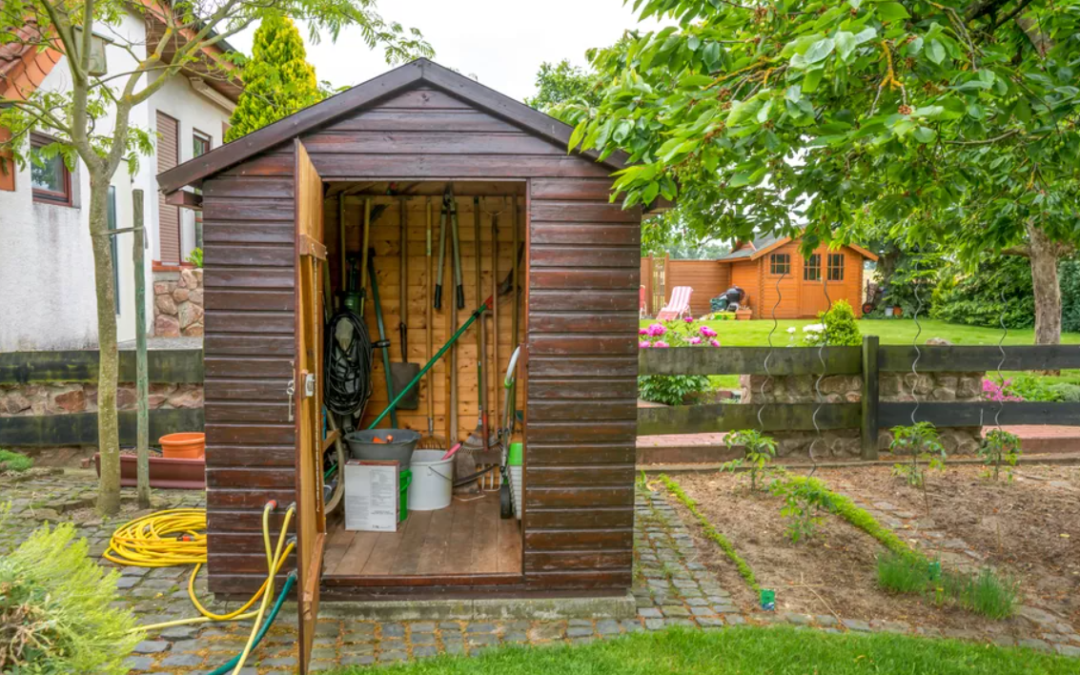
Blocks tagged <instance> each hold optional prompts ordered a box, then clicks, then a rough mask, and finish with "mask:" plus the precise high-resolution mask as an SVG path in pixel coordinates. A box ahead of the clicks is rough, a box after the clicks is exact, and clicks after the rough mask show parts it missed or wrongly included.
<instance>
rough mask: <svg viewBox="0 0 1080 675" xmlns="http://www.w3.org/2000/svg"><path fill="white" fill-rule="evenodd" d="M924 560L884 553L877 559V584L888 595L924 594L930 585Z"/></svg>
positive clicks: (889, 552)
mask: <svg viewBox="0 0 1080 675" xmlns="http://www.w3.org/2000/svg"><path fill="white" fill-rule="evenodd" d="M929 569H930V566H929V565H928V563H927V560H926V559H925V558H921V557H918V558H917V557H913V556H910V555H898V554H896V553H894V552H892V551H885V552H884V553H882V554H881V555H879V556H878V557H877V583H878V586H880V587H881V588H882V589H883V590H885V591H887V592H889V593H902V594H905V595H907V594H920V593H925V592H926V589H927V587H928V585H929V583H930V572H929Z"/></svg>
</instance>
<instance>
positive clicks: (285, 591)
mask: <svg viewBox="0 0 1080 675" xmlns="http://www.w3.org/2000/svg"><path fill="white" fill-rule="evenodd" d="M295 584H296V572H295V571H292V572H289V576H288V578H287V579H285V584H284V585H283V586H282V587H281V594H280V595H278V598H277V600H276V601H275V602H274V606H273V607H271V608H270V615H269V616H267V617H266V622H265V623H264V624H263V625H262V628H260V629H259V632H258V634H256V635H255V641H254V642H252V644H251V650H252V651H254V650H255V648H256V647H258V646H259V643H260V642H262V639H263V638H264V637H266V632H267V631H268V630H270V625H271V624H272V623H274V619H276V618H277V615H278V612H280V611H281V606H282V605H284V604H285V598H287V597H288V596H289V591H291V590H292V587H293V586H294V585H295ZM239 661H240V655H239V654H237V655H236V656H234V657H232V658H231V659H229V662H228V663H224V664H222V665H220V666H218V667H217V668H215V669H214V670H212V671H210V673H209V674H208V675H225V673H228V672H229V671H230V670H232V669H233V668H235V667H236V664H237V662H239Z"/></svg>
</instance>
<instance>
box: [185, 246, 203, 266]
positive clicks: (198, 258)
mask: <svg viewBox="0 0 1080 675" xmlns="http://www.w3.org/2000/svg"><path fill="white" fill-rule="evenodd" d="M185 262H189V263H191V264H192V265H194V266H195V267H198V268H200V269H201V268H202V266H203V251H202V249H201V248H193V249H191V253H189V254H188V257H187V260H186V261H185Z"/></svg>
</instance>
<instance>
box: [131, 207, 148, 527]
mask: <svg viewBox="0 0 1080 675" xmlns="http://www.w3.org/2000/svg"><path fill="white" fill-rule="evenodd" d="M132 207H133V208H132V214H133V221H134V222H133V223H132V226H133V228H134V232H133V235H134V236H133V240H134V244H133V245H132V256H133V257H134V260H135V400H136V405H137V410H138V412H137V414H136V434H135V455H136V460H135V475H136V478H135V484H136V488H135V492H136V494H137V496H138V501H139V508H140V509H148V508H150V369H149V367H148V364H147V356H146V244H145V242H146V232H145V230H143V191H142V190H132Z"/></svg>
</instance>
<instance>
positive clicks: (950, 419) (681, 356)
mask: <svg viewBox="0 0 1080 675" xmlns="http://www.w3.org/2000/svg"><path fill="white" fill-rule="evenodd" d="M1003 351H1004V354H1003V353H1002V352H1003ZM913 368H914V369H915V370H916V371H917V372H919V373H934V372H982V371H990V372H993V371H996V370H999V369H1000V370H1009V371H1015V370H1058V369H1063V368H1080V345H1053V346H1038V347H1036V346H1024V347H1011V346H1006V347H1004V348H999V347H960V346H923V347H919V348H917V349H916V348H915V347H907V346H895V345H887V346H881V345H880V344H879V341H878V338H877V336H867V337H865V338H864V339H863V344H862V347H826V348H824V349H820V350H819V349H817V348H815V347H792V348H788V347H776V348H774V349H770V348H769V347H723V348H720V349H705V348H695V347H678V348H671V349H642V350H640V352H639V356H638V373H639V374H640V375H766V374H770V375H775V376H781V375H819V374H823V375H861V378H862V400H861V402H860V403H829V404H821V405H818V404H816V403H812V402H811V403H788V404H784V403H773V404H766V405H738V404H734V405H733V404H719V405H694V406H671V407H665V408H640V409H639V410H638V416H637V419H638V434H639V435H642V436H649V435H659V434H699V433H716V432H724V431H737V430H739V429H748V428H756V429H761V430H763V431H806V430H813V429H815V428H817V429H822V430H828V429H860V430H861V435H862V453H863V457H864V458H866V459H876V458H877V454H878V451H877V445H878V432H879V430H880V429H888V428H890V427H894V426H899V425H907V424H911V420H912V414H913V413H914V418H915V419H916V420H917V421H920V422H923V421H925V422H931V423H933V424H935V425H937V426H943V427H977V426H984V425H992V424H995V423H997V422H1000V423H1001V424H1065V425H1068V424H1080V403H1038V402H1010V403H995V402H992V401H971V402H921V403H914V402H905V403H892V402H882V401H881V400H880V393H879V389H880V387H879V378H880V374H881V373H907V372H911V371H912V369H913ZM759 412H760V418H759Z"/></svg>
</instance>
